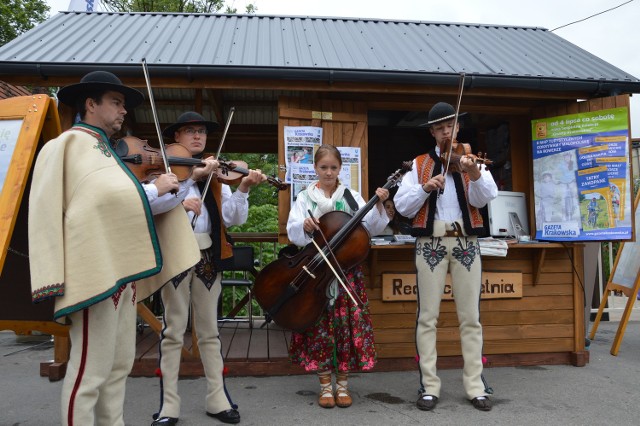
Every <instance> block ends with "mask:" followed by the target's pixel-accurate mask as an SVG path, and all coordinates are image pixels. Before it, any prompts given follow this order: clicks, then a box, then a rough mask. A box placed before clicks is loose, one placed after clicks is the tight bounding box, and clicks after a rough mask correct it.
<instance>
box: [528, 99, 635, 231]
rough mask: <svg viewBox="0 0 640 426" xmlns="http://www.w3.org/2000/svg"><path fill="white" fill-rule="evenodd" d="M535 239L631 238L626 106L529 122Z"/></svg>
mask: <svg viewBox="0 0 640 426" xmlns="http://www.w3.org/2000/svg"><path fill="white" fill-rule="evenodd" d="M531 132H532V140H533V144H532V148H533V181H534V183H533V188H534V195H535V201H534V202H535V223H536V239H539V240H546V241H603V240H628V239H631V238H632V227H631V225H632V223H631V204H633V203H630V202H629V200H632V198H631V197H632V195H631V188H630V185H629V182H630V166H629V123H628V109H627V108H613V109H608V110H602V111H596V112H588V113H581V114H572V115H564V116H558V117H550V118H544V119H538V120H534V121H532V122H531Z"/></svg>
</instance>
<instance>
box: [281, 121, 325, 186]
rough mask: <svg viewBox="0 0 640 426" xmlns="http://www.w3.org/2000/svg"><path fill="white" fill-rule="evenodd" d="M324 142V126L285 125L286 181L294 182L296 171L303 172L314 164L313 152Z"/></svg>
mask: <svg viewBox="0 0 640 426" xmlns="http://www.w3.org/2000/svg"><path fill="white" fill-rule="evenodd" d="M321 144H322V127H311V126H301V127H291V126H285V127H284V148H285V153H286V159H285V165H286V168H287V173H286V175H285V183H293V180H292V176H293V174H294V173H296V174H302V173H303V172H301V171H300V170H299V169H300V168H301V167H302V169H304V170H305V171H306V170H307V167H306V166H303V165H307V166H308V165H309V164H313V154H314V153H315V151H316V149H317V148H318V147H319V146H320V145H321Z"/></svg>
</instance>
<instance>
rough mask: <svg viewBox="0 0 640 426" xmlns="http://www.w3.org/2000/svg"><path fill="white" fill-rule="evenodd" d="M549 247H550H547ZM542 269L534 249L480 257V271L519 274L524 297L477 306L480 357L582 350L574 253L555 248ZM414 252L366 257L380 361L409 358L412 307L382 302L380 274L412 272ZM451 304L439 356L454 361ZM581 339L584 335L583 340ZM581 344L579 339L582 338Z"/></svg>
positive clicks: (382, 251)
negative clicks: (536, 276)
mask: <svg viewBox="0 0 640 426" xmlns="http://www.w3.org/2000/svg"><path fill="white" fill-rule="evenodd" d="M550 247H551V246H550ZM552 247H553V248H552V249H546V250H548V253H547V256H546V260H545V262H544V264H543V265H541V271H540V277H539V280H538V283H537V284H536V285H534V284H533V282H534V273H535V272H536V269H537V267H538V265H536V264H535V262H534V258H535V256H534V254H535V252H536V251H537V250H539V248H538V249H532V248H531V247H529V248H526V249H525V248H518V247H517V246H512V248H510V250H509V254H508V256H507V257H504V258H502V257H483V270H492V271H513V270H520V271H522V272H523V297H522V298H520V299H486V300H481V302H480V315H481V322H482V324H483V329H484V332H483V334H484V353H485V354H487V355H491V354H528V353H563V352H571V353H574V352H581V351H584V342H582V343H581V344H580V342H578V341H577V339H576V337H575V336H576V335H577V334H579V333H581V332H580V331H579V330H577V327H576V325H575V324H576V323H575V319H576V315H577V313H576V309H577V308H576V302H575V300H576V289H577V288H579V287H578V285H579V284H576V282H575V275H574V268H576V267H577V266H578V265H574V264H572V257H573V256H575V255H576V254H575V253H576V252H579V251H580V250H576V249H575V248H572V247H570V248H565V247H564V246H562V245H559V244H557V245H554V246H552ZM413 250H414V249H413V248H412V247H411V246H402V247H390V248H387V247H374V248H372V250H371V252H370V254H369V260H370V261H369V264H368V268H366V270H367V273H366V274H365V279H366V281H367V283H368V285H367V294H368V296H369V307H370V311H371V318H372V322H373V327H374V333H375V337H376V347H377V348H378V356H379V358H396V357H414V356H415V354H416V349H415V340H414V339H415V323H416V310H417V303H416V302H413V301H403V302H383V301H382V300H381V299H382V289H381V274H382V273H389V272H404V273H412V272H414V270H415V267H414V261H413V258H412V256H413ZM458 325H459V324H458V318H457V314H456V309H455V302H453V301H449V300H444V301H442V302H441V305H440V317H439V320H438V344H437V345H438V354H439V355H440V356H459V355H461V351H460V343H459V340H460V334H459V330H458ZM583 337H584V336H583ZM583 340H584V339H583Z"/></svg>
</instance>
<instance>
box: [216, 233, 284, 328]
mask: <svg viewBox="0 0 640 426" xmlns="http://www.w3.org/2000/svg"><path fill="white" fill-rule="evenodd" d="M229 235H230V236H231V238H232V239H233V241H234V244H235V245H236V246H247V245H250V246H252V247H253V252H254V256H255V260H254V262H255V267H256V269H257V270H258V271H260V270H261V269H262V268H263V267H264V266H265V265H268V264H269V263H271V262H272V261H273V260H274V259H276V258H277V257H278V251H279V250H280V249H281V248H282V247H284V244H280V243H279V242H278V234H277V233H275V232H234V233H230V234H229ZM223 274H224V277H225V278H240V277H242V278H244V279H253V277H251V276H249V275H250V274H248V273H246V272H243V273H234V272H229V271H227V272H224V273H223ZM234 274H235V275H234ZM222 290H223V293H222V294H221V295H220V298H221V300H222V311H223V312H230V311H232V310H233V309H234V308H235V307H236V304H238V302H240V301H241V300H242V299H243V298H244V297H245V295H246V291H247V289H246V288H241V287H225V288H223V289H222ZM249 291H250V290H249ZM252 309H253V318H254V319H256V318H257V319H264V312H263V310H262V308H261V307H260V305H258V303H257V302H256V301H255V300H253V305H252ZM235 318H237V319H242V320H247V319H248V318H249V310H248V307H245V308H243V309H241V310H240V311H239V312H238V314H237V315H236V317H235Z"/></svg>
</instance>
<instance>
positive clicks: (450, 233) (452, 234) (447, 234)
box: [444, 230, 462, 237]
mask: <svg viewBox="0 0 640 426" xmlns="http://www.w3.org/2000/svg"><path fill="white" fill-rule="evenodd" d="M460 235H462V234H461V233H460V232H458V231H456V230H452V231H446V232H445V233H444V236H445V237H458V236H460Z"/></svg>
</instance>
